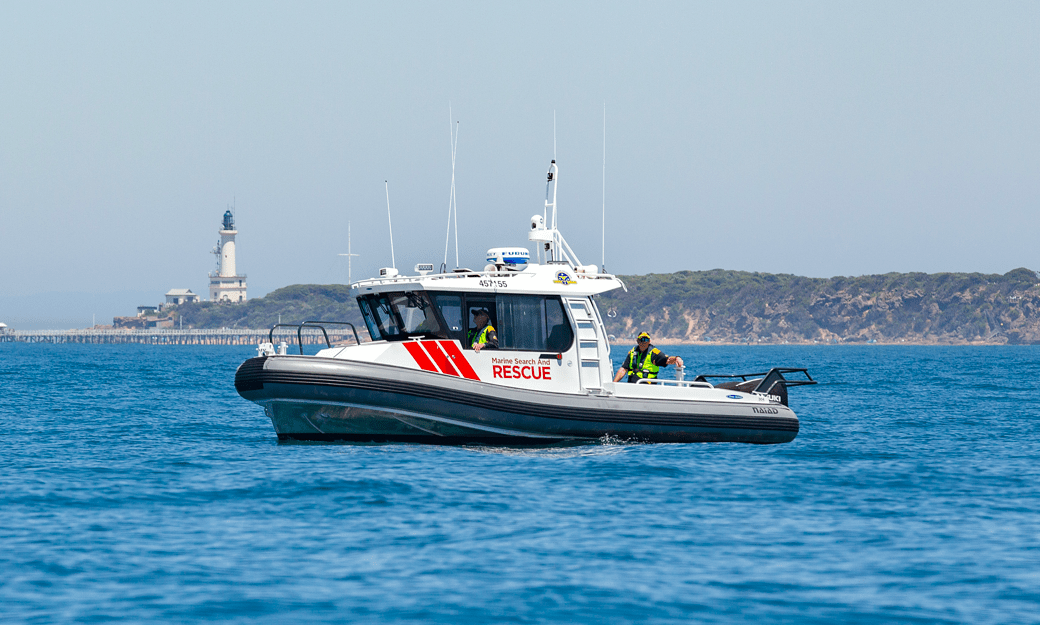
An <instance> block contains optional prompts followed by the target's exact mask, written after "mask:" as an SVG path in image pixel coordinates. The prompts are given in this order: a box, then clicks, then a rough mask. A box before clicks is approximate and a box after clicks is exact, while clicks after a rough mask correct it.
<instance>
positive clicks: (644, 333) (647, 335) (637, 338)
mask: <svg viewBox="0 0 1040 625" xmlns="http://www.w3.org/2000/svg"><path fill="white" fill-rule="evenodd" d="M644 336H645V337H646V338H647V339H649V338H650V335H649V334H647V333H646V332H640V333H639V336H637V337H636V340H637V341H638V340H639V339H641V338H643V337H644Z"/></svg>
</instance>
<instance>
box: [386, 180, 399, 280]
mask: <svg viewBox="0 0 1040 625" xmlns="http://www.w3.org/2000/svg"><path fill="white" fill-rule="evenodd" d="M383 185H384V186H385V187H386V223H387V224H389V225H390V266H391V267H393V268H394V269H397V260H395V259H394V222H393V221H392V220H391V219H390V183H389V182H387V181H386V180H384V181H383Z"/></svg>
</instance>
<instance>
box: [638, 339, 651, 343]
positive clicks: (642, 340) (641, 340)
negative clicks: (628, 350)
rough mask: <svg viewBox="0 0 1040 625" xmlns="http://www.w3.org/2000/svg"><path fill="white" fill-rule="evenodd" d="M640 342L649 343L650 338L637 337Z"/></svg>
mask: <svg viewBox="0 0 1040 625" xmlns="http://www.w3.org/2000/svg"><path fill="white" fill-rule="evenodd" d="M639 342H640V343H649V342H650V339H639Z"/></svg>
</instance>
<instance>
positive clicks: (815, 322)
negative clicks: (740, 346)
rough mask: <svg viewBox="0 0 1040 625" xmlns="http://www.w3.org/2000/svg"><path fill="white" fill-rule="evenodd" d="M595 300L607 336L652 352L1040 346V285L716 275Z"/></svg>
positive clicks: (646, 282)
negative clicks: (703, 346) (640, 343)
mask: <svg viewBox="0 0 1040 625" xmlns="http://www.w3.org/2000/svg"><path fill="white" fill-rule="evenodd" d="M621 278H622V279H623V280H624V281H625V284H626V286H627V287H628V291H627V292H625V291H614V292H612V293H608V294H606V295H604V296H602V297H601V298H600V300H599V303H600V309H601V310H602V312H603V313H604V321H605V322H606V325H607V330H608V332H610V333H611V334H614V335H615V336H617V337H618V339H619V340H626V339H628V338H629V337H632V336H634V335H635V334H636V333H637V332H639V331H641V330H647V331H649V332H650V333H651V334H652V335H653V336H654V340H656V341H658V342H668V341H675V342H723V343H735V342H739V343H749V342H750V343H784V342H788V343H812V342H819V343H833V342H840V343H867V342H872V341H873V342H877V343H904V342H905V343H932V344H971V343H984V344H1033V343H1040V284H1038V282H1040V279H1038V277H1037V274H1036V273H1034V272H1033V271H1030V270H1028V269H1015V270H1012V271H1009V272H1008V273H1006V274H1003V275H998V274H980V273H970V274H964V273H939V274H925V273H889V274H884V275H874V276H859V277H841V276H839V277H835V278H804V277H800V276H793V275H787V274H767V273H749V272H742V271H727V270H722V269H714V270H711V271H680V272H677V273H673V274H650V275H645V276H621Z"/></svg>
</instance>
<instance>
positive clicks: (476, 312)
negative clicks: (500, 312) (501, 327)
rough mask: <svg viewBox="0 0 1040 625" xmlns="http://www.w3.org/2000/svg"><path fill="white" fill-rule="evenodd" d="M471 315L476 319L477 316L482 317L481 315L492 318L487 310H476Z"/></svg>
mask: <svg viewBox="0 0 1040 625" xmlns="http://www.w3.org/2000/svg"><path fill="white" fill-rule="evenodd" d="M470 314H472V315H473V316H474V317H476V316H477V315H480V314H484V315H487V316H488V317H490V316H491V313H489V312H488V309H487V308H477V309H474V310H473V312H472V313H470Z"/></svg>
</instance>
